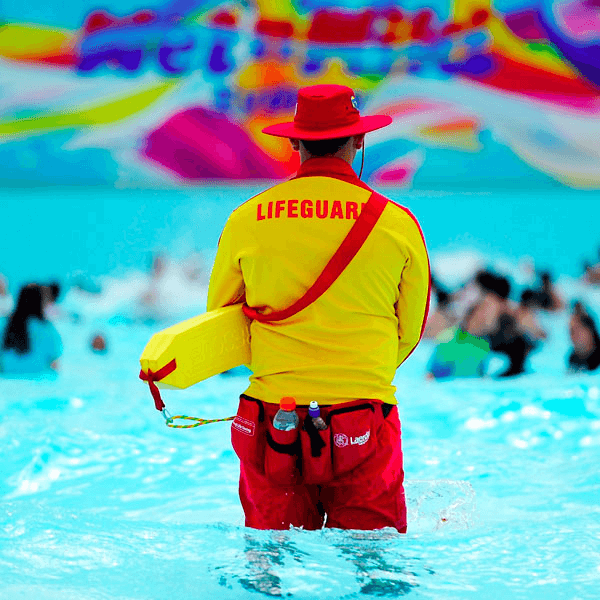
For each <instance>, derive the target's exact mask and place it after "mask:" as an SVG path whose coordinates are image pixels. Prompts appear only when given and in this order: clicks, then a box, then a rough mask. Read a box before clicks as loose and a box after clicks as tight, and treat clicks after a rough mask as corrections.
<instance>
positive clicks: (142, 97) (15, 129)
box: [0, 81, 178, 136]
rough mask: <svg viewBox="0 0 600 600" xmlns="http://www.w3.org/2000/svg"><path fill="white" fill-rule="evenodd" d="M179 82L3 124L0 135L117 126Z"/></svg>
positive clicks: (1, 123)
mask: <svg viewBox="0 0 600 600" xmlns="http://www.w3.org/2000/svg"><path fill="white" fill-rule="evenodd" d="M177 83H178V82H177V81H167V82H164V83H160V84H158V85H153V86H150V87H148V88H146V89H144V90H142V91H140V92H137V93H136V94H133V95H130V96H125V97H120V98H117V99H115V100H112V101H109V102H106V103H104V104H94V105H91V106H88V107H86V108H80V109H78V110H74V111H72V112H53V113H47V114H45V115H37V116H35V117H27V118H24V119H14V120H10V121H0V135H3V136H15V135H16V136H18V135H20V134H26V133H32V132H42V131H48V130H55V129H67V128H70V127H86V126H87V127H89V126H92V125H108V124H110V123H116V122H117V121H121V120H123V119H126V118H127V117H130V116H131V115H133V114H135V113H138V112H140V111H142V110H144V109H146V108H148V107H149V106H150V105H151V104H153V103H154V102H156V101H157V100H158V99H159V98H160V97H161V96H162V95H163V94H165V93H166V92H168V91H169V90H171V89H172V88H173V87H174V86H175V85H176V84H177Z"/></svg>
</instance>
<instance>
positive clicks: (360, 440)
mask: <svg viewBox="0 0 600 600" xmlns="http://www.w3.org/2000/svg"><path fill="white" fill-rule="evenodd" d="M369 437H371V430H370V429H369V430H368V431H367V433H363V434H362V435H359V436H357V437H355V438H350V444H351V445H352V446H356V445H358V446H362V445H363V444H366V443H367V442H368V441H369Z"/></svg>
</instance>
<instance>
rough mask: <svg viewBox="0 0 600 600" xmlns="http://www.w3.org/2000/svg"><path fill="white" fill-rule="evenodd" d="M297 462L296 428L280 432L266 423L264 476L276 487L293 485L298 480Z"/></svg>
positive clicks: (298, 452)
mask: <svg viewBox="0 0 600 600" xmlns="http://www.w3.org/2000/svg"><path fill="white" fill-rule="evenodd" d="M299 461H300V444H299V442H298V428H297V427H296V428H295V429H292V430H290V431H281V430H280V429H275V427H273V423H272V422H268V424H267V443H266V445H265V463H264V464H265V475H266V476H267V477H268V478H269V479H270V480H271V481H272V482H273V483H276V484H278V485H294V484H296V483H298V480H299V472H298V462H299Z"/></svg>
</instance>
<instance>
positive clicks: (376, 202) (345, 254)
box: [242, 192, 388, 323]
mask: <svg viewBox="0 0 600 600" xmlns="http://www.w3.org/2000/svg"><path fill="white" fill-rule="evenodd" d="M387 202H388V200H387V198H385V197H384V196H382V195H381V194H378V193H377V192H372V193H371V196H370V198H369V201H368V202H367V203H366V204H365V206H364V207H363V209H362V211H361V213H360V215H359V216H358V218H357V219H356V221H355V223H354V225H353V226H352V229H350V231H349V232H348V235H347V236H346V237H345V238H344V241H343V242H342V243H341V245H340V247H339V248H338V249H337V250H336V252H335V254H334V255H333V256H332V257H331V259H330V260H329V262H328V263H327V265H326V266H325V268H324V269H323V272H322V273H321V274H320V275H319V277H317V280H316V281H315V282H314V283H313V284H312V286H311V287H310V288H309V289H308V290H307V291H306V293H305V294H304V296H302V297H301V298H299V299H298V300H296V302H294V304H292V305H291V306H289V307H288V308H285V309H283V310H277V311H275V312H272V313H269V314H268V315H263V314H262V313H260V312H258V310H257V309H256V308H251V307H250V306H248V305H247V304H244V306H243V307H242V309H243V311H244V313H245V314H246V315H247V316H248V317H249V318H251V319H255V320H256V321H259V322H260V323H271V322H273V321H282V320H283V319H287V318H289V317H291V316H293V315H295V314H296V313H298V312H300V311H301V310H303V309H305V308H306V307H307V306H309V305H310V304H312V303H313V302H314V301H315V300H316V299H317V298H319V297H320V296H321V295H323V294H324V293H325V292H326V291H327V290H328V289H329V288H330V287H331V285H332V284H333V282H334V281H335V280H336V279H337V278H338V277H339V276H340V275H341V274H342V273H343V271H344V269H345V268H346V267H347V266H348V265H349V264H350V262H351V261H352V259H353V258H354V257H355V256H356V253H357V252H358V251H359V250H360V249H361V248H362V245H363V244H364V243H365V240H366V239H367V238H368V237H369V234H370V233H371V231H372V230H373V227H375V224H376V223H377V221H378V220H379V217H380V216H381V213H382V212H383V209H384V208H385V207H386V204H387Z"/></svg>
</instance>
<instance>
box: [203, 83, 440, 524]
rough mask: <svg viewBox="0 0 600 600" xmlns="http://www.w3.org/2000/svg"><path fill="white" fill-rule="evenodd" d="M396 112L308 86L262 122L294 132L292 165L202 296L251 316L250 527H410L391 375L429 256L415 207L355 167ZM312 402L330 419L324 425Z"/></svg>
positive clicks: (238, 429)
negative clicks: (296, 158)
mask: <svg viewBox="0 0 600 600" xmlns="http://www.w3.org/2000/svg"><path fill="white" fill-rule="evenodd" d="M390 122H391V118H390V117H388V116H384V115H374V116H361V115H360V113H359V111H358V109H357V104H356V101H355V98H354V93H353V91H352V90H351V89H350V88H348V87H345V86H338V85H318V86H312V87H307V88H303V89H301V90H300V91H299V94H298V104H297V110H296V114H295V117H294V120H293V122H290V123H282V124H277V125H272V126H269V127H267V128H265V129H264V130H263V131H264V132H265V133H267V134H269V135H275V136H280V137H287V138H289V139H290V141H291V144H292V147H293V148H294V150H296V151H298V152H299V153H300V159H301V166H300V169H299V171H298V173H297V175H296V176H295V177H294V178H293V179H291V180H289V181H286V182H284V183H281V184H279V185H276V186H274V187H272V188H270V189H268V190H266V191H264V192H262V193H260V194H258V195H257V196H255V197H254V198H252V199H250V200H249V201H248V202H246V203H244V204H242V205H241V206H240V207H239V208H238V209H236V210H235V211H234V212H233V213H232V215H231V216H230V217H229V219H228V221H227V223H226V225H225V228H224V230H223V233H222V236H221V239H220V242H219V248H218V251H217V256H216V259H215V263H214V267H213V271H212V275H211V280H210V286H209V291H208V305H207V308H208V310H209V311H211V310H215V309H218V308H220V307H224V306H228V305H232V304H239V303H245V309H244V310H245V312H246V314H247V315H248V316H251V317H253V318H254V320H253V321H252V323H251V326H250V331H251V338H250V347H251V362H250V365H249V366H250V369H251V371H252V375H251V377H250V385H249V387H248V388H247V389H246V390H245V392H244V393H243V394H242V396H241V398H240V405H239V409H238V413H237V416H236V418H235V420H234V421H233V424H232V443H233V446H234V449H235V451H236V453H237V454H238V456H239V458H240V463H241V466H240V499H241V502H242V506H243V508H244V512H245V515H246V525H248V526H250V527H255V528H260V529H287V528H289V526H290V525H293V526H298V527H300V526H302V527H304V528H306V529H317V528H320V527H322V526H323V524H324V523H325V524H326V526H328V527H338V528H344V529H350V528H354V529H377V528H381V527H395V528H396V529H398V531H401V532H404V531H406V503H405V498H404V488H403V480H404V471H403V458H402V448H401V433H400V421H399V418H398V411H397V407H396V403H397V401H396V398H395V396H394V392H395V388H394V386H393V385H392V379H393V378H394V375H395V372H396V369H397V367H398V366H399V365H400V364H401V363H402V362H403V361H404V360H405V359H406V358H407V356H408V355H409V354H410V353H411V352H412V351H413V349H414V348H415V346H416V345H417V343H418V342H419V340H420V338H421V335H422V331H423V326H424V323H425V319H426V315H427V307H428V303H429V279H430V275H429V262H428V257H427V251H426V248H425V243H424V240H423V236H422V233H421V230H420V228H419V225H418V223H417V221H416V220H415V218H414V216H413V215H412V214H411V213H410V212H409V211H408V210H407V209H406V208H404V207H402V206H399V205H398V204H395V203H394V202H392V201H390V200H388V199H387V198H384V197H383V196H381V195H379V194H377V193H376V192H374V191H373V190H372V189H371V188H370V187H369V186H367V185H366V184H365V183H363V182H362V181H361V180H360V179H359V177H357V175H356V173H355V172H354V171H353V169H352V167H351V165H352V162H353V160H354V158H355V156H356V153H357V151H358V150H359V149H360V148H362V146H363V143H364V135H365V133H367V132H369V131H373V130H375V129H379V128H381V127H385V126H386V125H389V124H390ZM361 236H362V237H361ZM315 282H316V283H315ZM323 282H326V284H324V285H321V284H322V283H323ZM317 288H318V292H315V289H317ZM309 296H310V301H307V302H304V303H302V301H303V300H304V299H306V298H308V297H309ZM294 307H295V308H294ZM290 396H292V397H294V398H295V399H296V404H297V412H298V415H299V417H300V427H299V429H297V430H293V431H285V432H279V433H283V434H285V440H284V441H282V440H281V439H280V440H279V441H278V440H277V439H276V434H277V431H275V430H274V428H273V424H272V421H273V416H274V415H275V413H276V412H277V410H278V408H279V401H280V399H281V398H283V397H290ZM311 401H316V402H317V403H318V404H319V406H320V407H321V416H322V417H323V418H324V420H325V422H326V423H327V429H325V430H322V431H318V432H316V433H315V431H313V430H311V429H310V427H309V425H310V423H309V421H310V419H308V418H307V414H308V405H309V404H310V402H311Z"/></svg>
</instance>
